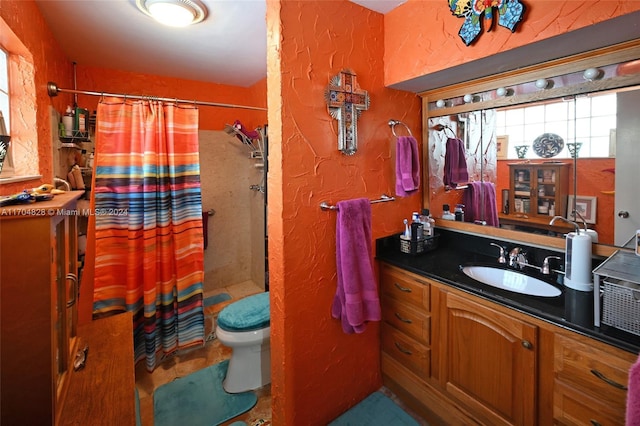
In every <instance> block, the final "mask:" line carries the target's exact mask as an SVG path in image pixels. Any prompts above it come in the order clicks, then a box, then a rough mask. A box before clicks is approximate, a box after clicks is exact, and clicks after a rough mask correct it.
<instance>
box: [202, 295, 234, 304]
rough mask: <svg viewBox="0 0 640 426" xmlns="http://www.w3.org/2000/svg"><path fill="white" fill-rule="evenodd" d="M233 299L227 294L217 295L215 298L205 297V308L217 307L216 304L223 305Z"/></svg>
mask: <svg viewBox="0 0 640 426" xmlns="http://www.w3.org/2000/svg"><path fill="white" fill-rule="evenodd" d="M229 299H231V296H229V295H228V294H227V293H220V294H216V295H213V296H209V297H205V298H204V307H205V308H206V307H209V306H211V305H215V304H216V303H221V302H225V301H227V300H229Z"/></svg>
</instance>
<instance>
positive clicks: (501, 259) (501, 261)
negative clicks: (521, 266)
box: [490, 243, 507, 263]
mask: <svg viewBox="0 0 640 426" xmlns="http://www.w3.org/2000/svg"><path fill="white" fill-rule="evenodd" d="M490 245H492V246H495V247H498V248H499V249H500V257H498V263H507V259H506V257H505V256H504V251H505V248H504V247H502V246H501V245H500V244H496V243H490Z"/></svg>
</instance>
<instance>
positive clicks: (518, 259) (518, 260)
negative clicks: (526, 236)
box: [509, 247, 532, 269]
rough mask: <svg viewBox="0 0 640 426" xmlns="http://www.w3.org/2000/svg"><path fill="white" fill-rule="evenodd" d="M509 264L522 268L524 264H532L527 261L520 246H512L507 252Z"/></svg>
mask: <svg viewBox="0 0 640 426" xmlns="http://www.w3.org/2000/svg"><path fill="white" fill-rule="evenodd" d="M509 266H511V267H512V268H516V269H523V268H524V267H525V266H532V265H529V264H528V263H527V257H526V256H525V253H524V252H523V251H522V249H521V248H520V247H514V248H512V249H511V251H510V252H509Z"/></svg>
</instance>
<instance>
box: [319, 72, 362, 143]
mask: <svg viewBox="0 0 640 426" xmlns="http://www.w3.org/2000/svg"><path fill="white" fill-rule="evenodd" d="M325 98H326V101H327V107H328V108H329V114H330V115H331V117H333V118H335V119H336V120H338V150H340V151H341V152H342V153H343V154H346V155H353V154H355V152H356V151H357V149H358V118H359V117H360V114H361V113H362V111H366V110H367V109H369V94H368V93H367V91H366V90H362V89H360V87H359V86H358V82H357V81H356V74H355V73H354V72H353V71H351V70H349V69H344V70H342V71H340V73H339V74H338V75H336V76H334V77H332V78H331V81H330V82H329V86H328V87H327V89H326V91H325Z"/></svg>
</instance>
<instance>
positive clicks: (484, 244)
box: [376, 230, 640, 353]
mask: <svg viewBox="0 0 640 426" xmlns="http://www.w3.org/2000/svg"><path fill="white" fill-rule="evenodd" d="M438 234H439V240H438V247H437V248H436V249H435V250H433V251H430V252H427V253H424V254H420V255H415V256H414V255H409V254H405V253H402V252H400V250H399V247H398V240H397V236H395V235H394V236H389V237H385V238H380V239H378V240H377V242H376V258H377V259H378V260H380V261H384V262H386V263H389V264H391V265H394V266H397V267H399V268H402V269H405V270H407V271H410V272H413V273H415V274H418V275H421V276H424V277H427V278H431V279H434V280H437V281H439V282H441V283H443V284H446V285H450V286H452V287H455V288H457V289H459V290H462V291H465V292H468V293H471V294H474V295H476V296H479V297H481V298H484V299H487V300H490V301H492V302H495V303H498V304H501V305H505V306H508V307H510V308H512V309H514V310H516V311H519V312H522V313H525V314H527V315H531V316H533V317H535V318H538V319H540V320H543V321H547V322H549V323H552V324H554V325H556V326H559V327H562V328H565V329H568V330H571V331H574V332H577V333H580V334H583V335H585V336H588V337H591V338H594V339H596V340H600V341H602V342H605V343H607V344H610V345H612V346H615V347H618V348H620V349H623V350H626V351H629V352H633V353H639V352H640V336H636V335H634V334H632V333H628V332H625V331H623V330H619V329H616V328H614V327H609V326H607V325H604V324H603V325H602V326H601V327H595V326H594V325H593V303H594V301H593V292H582V291H576V290H573V289H570V288H565V287H564V286H562V285H558V284H557V283H553V284H554V285H556V286H557V287H558V288H560V289H561V290H562V294H561V295H560V296H558V297H537V296H528V295H524V294H519V293H515V292H510V291H507V290H501V289H498V288H495V287H492V286H489V285H485V284H482V283H480V282H478V281H476V280H474V279H472V278H469V277H467V276H466V275H465V274H464V273H463V272H462V271H461V268H460V266H461V265H469V264H481V265H490V266H494V267H504V266H502V265H500V264H499V263H498V261H497V258H498V249H497V248H495V247H492V246H490V245H489V243H491V242H495V243H498V244H500V245H502V246H507V247H509V248H511V247H515V246H519V247H522V248H524V249H525V250H527V251H528V253H529V262H530V263H532V264H534V265H540V264H541V262H540V259H543V258H544V257H545V256H548V255H560V256H564V254H563V253H558V252H555V251H552V250H548V249H544V248H537V247H527V246H526V245H525V244H524V243H523V244H518V243H513V242H504V241H500V240H496V239H492V238H486V237H479V236H472V235H466V234H460V233H457V232H455V231H449V230H438ZM602 260H603V259H600V261H602ZM562 262H563V261H562ZM562 262H561V263H562ZM595 262H596V263H597V262H598V260H595ZM594 266H595V264H594ZM522 272H524V273H526V274H527V275H531V276H533V277H536V278H538V279H542V280H543V281H546V282H549V283H552V282H553V281H552V280H550V277H549V276H544V275H541V274H540V273H539V272H537V271H535V270H534V269H530V268H525V271H522ZM560 281H561V279H560Z"/></svg>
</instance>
